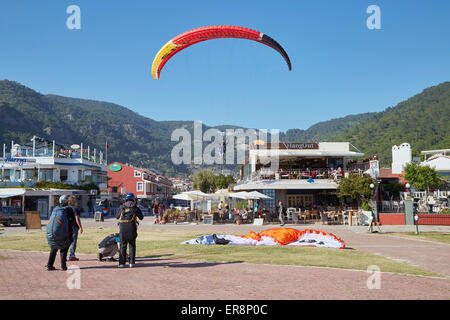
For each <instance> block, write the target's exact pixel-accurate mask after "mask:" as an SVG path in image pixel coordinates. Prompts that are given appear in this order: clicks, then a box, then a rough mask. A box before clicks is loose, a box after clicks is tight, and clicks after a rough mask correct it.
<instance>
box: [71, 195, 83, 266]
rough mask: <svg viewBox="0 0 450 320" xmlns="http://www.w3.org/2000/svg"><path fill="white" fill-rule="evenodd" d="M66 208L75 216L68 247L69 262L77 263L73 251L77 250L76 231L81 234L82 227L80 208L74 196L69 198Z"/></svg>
mask: <svg viewBox="0 0 450 320" xmlns="http://www.w3.org/2000/svg"><path fill="white" fill-rule="evenodd" d="M68 206H69V207H70V208H72V210H73V212H74V214H75V222H76V223H74V225H73V231H72V239H73V240H72V244H71V245H70V254H69V261H78V260H80V259H78V258H77V257H76V256H75V251H76V250H77V241H78V231H79V232H80V233H83V226H82V225H81V219H80V211H81V210H80V208H79V207H78V201H77V198H76V197H75V196H70V197H69V202H68Z"/></svg>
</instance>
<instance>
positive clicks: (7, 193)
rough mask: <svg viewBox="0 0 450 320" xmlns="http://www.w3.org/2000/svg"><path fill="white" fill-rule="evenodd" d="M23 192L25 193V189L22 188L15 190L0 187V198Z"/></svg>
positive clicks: (18, 194)
mask: <svg viewBox="0 0 450 320" xmlns="http://www.w3.org/2000/svg"><path fill="white" fill-rule="evenodd" d="M24 194H25V190H23V189H17V190H14V189H4V190H1V189H0V199H3V198H10V197H17V196H22V195H24Z"/></svg>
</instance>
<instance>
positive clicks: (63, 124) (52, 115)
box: [0, 80, 450, 176]
mask: <svg viewBox="0 0 450 320" xmlns="http://www.w3.org/2000/svg"><path fill="white" fill-rule="evenodd" d="M449 114H450V82H445V83H443V84H440V85H438V86H435V87H431V88H428V89H426V90H424V91H423V92H422V93H421V94H418V95H416V96H414V97H412V98H410V99H408V100H407V101H404V102H402V103H400V104H398V105H397V106H396V107H391V108H388V109H386V110H385V111H382V112H373V113H363V114H357V115H349V116H346V117H343V118H338V119H332V120H329V121H324V122H320V123H317V124H315V125H313V126H311V127H310V128H308V129H307V130H301V129H290V130H287V131H286V132H284V133H281V134H280V140H281V141H298V142H308V141H350V142H351V143H352V144H354V145H355V146H357V147H358V149H359V150H361V151H362V152H364V153H365V154H366V156H371V155H373V154H378V156H379V158H380V159H381V160H382V163H383V164H388V163H389V162H390V160H391V154H390V151H391V147H392V145H394V144H401V143H403V142H409V143H410V144H411V145H412V147H413V152H415V153H418V152H419V151H420V150H424V149H431V148H448V147H450V140H449V139H450V135H449V132H450V130H449V123H450V121H449V120H450V119H449ZM0 115H1V117H0V143H9V142H10V140H11V139H12V140H14V141H16V142H19V143H25V142H29V141H30V139H31V138H32V137H33V135H38V136H42V137H45V138H49V139H54V140H56V141H58V142H60V143H64V144H73V143H81V142H83V143H85V144H87V145H90V147H91V148H97V149H99V150H100V149H101V150H104V149H105V143H106V141H108V144H109V145H110V149H109V151H108V160H109V161H110V162H112V161H120V162H128V163H131V164H134V165H136V166H141V167H152V168H155V169H157V170H158V171H160V172H161V173H163V174H166V175H168V176H176V175H178V176H180V175H189V174H191V173H192V172H193V171H195V170H199V169H201V168H202V167H199V166H194V165H189V166H185V165H179V166H175V165H173V164H172V162H171V160H170V153H171V150H172V148H173V146H174V145H175V144H176V142H171V141H170V137H171V134H172V132H173V130H175V129H176V128H180V127H185V128H186V129H187V130H189V131H190V132H191V134H192V133H193V122H192V121H155V120H152V119H149V118H146V117H143V116H141V115H139V114H138V113H136V112H133V111H131V110H130V109H128V108H126V107H123V106H120V105H117V104H114V103H109V102H101V101H94V100H86V99H78V98H68V97H62V96H57V95H42V94H40V93H38V92H36V91H34V90H32V89H30V88H27V87H25V86H23V85H21V84H19V83H17V82H14V81H8V80H3V81H0ZM203 127H204V128H203V130H206V129H208V128H210V127H209V126H207V125H205V124H204V125H203ZM215 128H217V129H219V130H222V131H223V130H225V129H227V128H234V129H235V128H239V127H236V126H231V125H223V126H217V127H215ZM224 168H225V169H230V170H234V171H235V172H236V171H237V169H238V168H237V166H223V167H221V169H224Z"/></svg>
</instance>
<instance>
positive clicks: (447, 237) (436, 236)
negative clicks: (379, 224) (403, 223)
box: [388, 230, 450, 244]
mask: <svg viewBox="0 0 450 320" xmlns="http://www.w3.org/2000/svg"><path fill="white" fill-rule="evenodd" d="M388 235H394V236H400V237H405V238H411V239H421V240H428V241H435V242H441V243H446V244H450V233H439V232H420V230H419V234H415V233H414V232H393V233H388Z"/></svg>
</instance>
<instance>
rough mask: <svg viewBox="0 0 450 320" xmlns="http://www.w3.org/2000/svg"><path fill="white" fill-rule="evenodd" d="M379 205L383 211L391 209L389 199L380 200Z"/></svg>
mask: <svg viewBox="0 0 450 320" xmlns="http://www.w3.org/2000/svg"><path fill="white" fill-rule="evenodd" d="M381 206H382V210H383V211H388V210H391V204H390V202H389V201H386V200H383V201H381Z"/></svg>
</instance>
